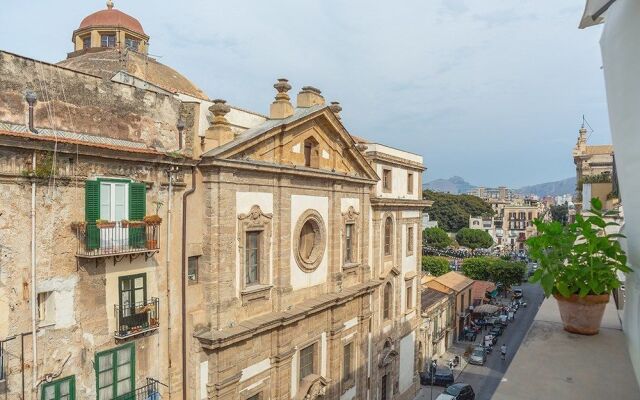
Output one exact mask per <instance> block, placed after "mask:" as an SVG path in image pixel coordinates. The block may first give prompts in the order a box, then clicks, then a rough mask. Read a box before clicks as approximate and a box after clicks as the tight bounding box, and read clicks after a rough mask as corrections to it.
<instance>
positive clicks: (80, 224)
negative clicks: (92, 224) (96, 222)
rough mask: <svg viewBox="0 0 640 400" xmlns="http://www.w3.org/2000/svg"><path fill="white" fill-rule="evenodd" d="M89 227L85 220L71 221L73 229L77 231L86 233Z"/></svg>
mask: <svg viewBox="0 0 640 400" xmlns="http://www.w3.org/2000/svg"><path fill="white" fill-rule="evenodd" d="M86 229H87V223H86V222H85V221H74V222H72V223H71V230H72V231H74V232H76V233H84V232H85V231H86Z"/></svg>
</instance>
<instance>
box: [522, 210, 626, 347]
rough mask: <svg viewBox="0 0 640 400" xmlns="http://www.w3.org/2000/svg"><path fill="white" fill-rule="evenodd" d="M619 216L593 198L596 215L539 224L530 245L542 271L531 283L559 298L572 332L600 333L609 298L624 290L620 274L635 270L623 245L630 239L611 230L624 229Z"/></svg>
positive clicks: (532, 255) (590, 214)
mask: <svg viewBox="0 0 640 400" xmlns="http://www.w3.org/2000/svg"><path fill="white" fill-rule="evenodd" d="M617 214H618V213H617V212H615V211H607V212H604V211H603V210H602V202H601V201H600V200H598V199H597V198H593V199H591V210H590V211H588V212H586V213H585V215H584V216H583V215H576V221H575V222H574V223H572V224H569V225H562V224H561V223H560V222H558V221H554V222H542V221H540V220H536V221H535V222H534V224H535V225H536V227H537V229H538V235H537V236H534V237H531V238H529V240H527V245H528V247H529V254H530V255H531V257H532V258H534V259H536V260H537V261H538V265H539V267H538V269H537V270H536V272H535V273H534V274H533V276H532V277H531V279H530V281H531V282H539V283H540V285H541V286H542V288H543V289H544V294H545V296H546V297H549V296H550V295H553V296H554V297H555V298H556V299H557V301H558V308H559V309H560V316H561V318H562V322H563V324H564V329H565V330H566V331H568V332H572V333H578V334H583V335H595V334H597V333H598V331H599V329H600V324H601V322H602V316H603V315H604V309H605V306H606V304H607V303H608V302H609V294H610V293H611V291H612V290H613V289H617V288H618V287H620V281H619V280H618V276H617V273H618V271H621V272H629V271H630V269H629V267H627V256H626V255H625V252H624V250H622V248H621V246H620V243H619V242H618V240H617V239H618V238H621V237H624V236H623V235H621V234H618V233H611V232H610V231H608V229H610V228H612V227H615V226H618V225H619V224H618V223H617V222H615V220H614V219H615V217H617Z"/></svg>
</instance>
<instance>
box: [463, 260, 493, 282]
mask: <svg viewBox="0 0 640 400" xmlns="http://www.w3.org/2000/svg"><path fill="white" fill-rule="evenodd" d="M496 260H497V258H495V257H470V258H465V259H464V261H462V273H463V274H465V275H466V276H467V277H469V278H471V279H475V280H479V281H486V280H489V278H490V273H489V270H490V269H491V265H492V264H493V263H495V262H496Z"/></svg>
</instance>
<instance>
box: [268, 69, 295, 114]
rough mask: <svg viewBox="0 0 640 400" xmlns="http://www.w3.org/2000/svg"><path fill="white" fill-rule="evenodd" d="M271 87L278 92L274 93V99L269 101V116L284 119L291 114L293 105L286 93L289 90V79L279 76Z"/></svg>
mask: <svg viewBox="0 0 640 400" xmlns="http://www.w3.org/2000/svg"><path fill="white" fill-rule="evenodd" d="M273 87H274V88H275V89H276V90H277V91H278V93H276V99H275V101H274V102H273V103H271V108H270V110H269V111H270V112H269V117H270V118H271V119H284V118H287V117H290V116H292V115H293V105H291V101H290V100H291V98H290V97H289V94H288V93H287V92H288V91H289V90H291V85H290V84H289V81H288V80H286V79H284V78H280V79H278V82H276V83H275V84H274V85H273Z"/></svg>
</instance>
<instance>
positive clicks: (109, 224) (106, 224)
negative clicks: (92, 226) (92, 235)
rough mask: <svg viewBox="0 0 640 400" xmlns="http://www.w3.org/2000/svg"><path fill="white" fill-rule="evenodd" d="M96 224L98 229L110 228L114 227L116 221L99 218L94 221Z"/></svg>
mask: <svg viewBox="0 0 640 400" xmlns="http://www.w3.org/2000/svg"><path fill="white" fill-rule="evenodd" d="M96 226H97V227H98V229H111V228H115V227H116V222H115V221H106V220H104V219H99V220H97V221H96Z"/></svg>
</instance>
